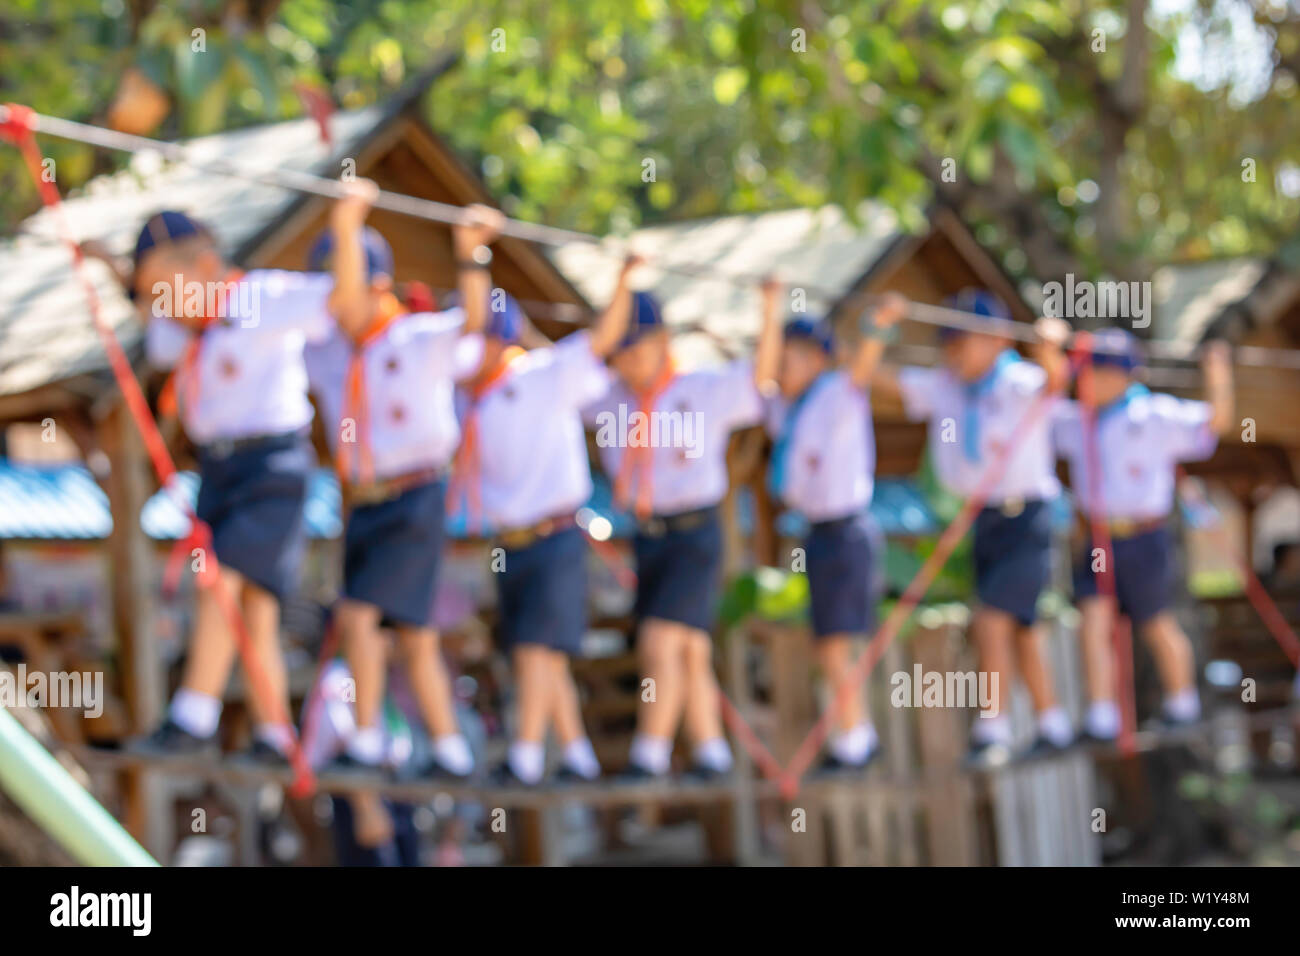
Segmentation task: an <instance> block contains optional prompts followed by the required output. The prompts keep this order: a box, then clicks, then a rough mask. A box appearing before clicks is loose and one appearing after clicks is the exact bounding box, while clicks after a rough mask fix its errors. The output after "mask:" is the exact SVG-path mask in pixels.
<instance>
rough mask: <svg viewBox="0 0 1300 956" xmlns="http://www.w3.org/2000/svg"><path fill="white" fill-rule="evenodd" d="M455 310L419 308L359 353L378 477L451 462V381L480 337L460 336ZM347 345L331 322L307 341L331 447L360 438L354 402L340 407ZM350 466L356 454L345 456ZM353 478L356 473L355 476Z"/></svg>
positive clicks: (474, 363)
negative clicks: (321, 336)
mask: <svg viewBox="0 0 1300 956" xmlns="http://www.w3.org/2000/svg"><path fill="white" fill-rule="evenodd" d="M464 325H465V316H464V313H463V312H462V311H461V310H460V309H452V310H450V311H447V312H437V313H433V312H420V313H412V314H410V315H404V316H402V317H401V318H398V319H396V320H395V321H394V322H393V323H392V324H391V325H389V326H388V328H387V329H385V330H384V332H383V333H382V334H381V335H379V336H378V337H377V338H375V339H374V340H372V341H371V342H369V343H367V345H366V346H365V349H364V352H363V354H362V361H363V362H364V366H363V368H364V375H365V386H366V406H365V415H366V420H367V424H368V429H367V431H368V437H369V452H370V456H371V461H372V463H373V466H374V475H375V477H376V478H380V479H383V478H394V477H397V476H398V475H403V474H408V473H410V472H414V471H421V470H424V469H429V468H441V467H443V466H444V465H446V464H447V463H449V462H450V461H451V457H452V455H453V454H454V453H455V451H456V445H457V444H458V443H459V441H460V425H459V423H458V422H457V421H456V409H455V404H454V392H455V383H456V380H457V379H459V378H463V377H465V376H467V375H471V374H473V372H474V370H475V369H476V368H477V367H478V364H479V362H481V361H482V355H483V337H482V336H481V335H462V334H461V330H462V329H463V328H464ZM352 356H353V344H352V342H351V340H350V339H349V338H348V337H347V335H346V334H344V333H343V331H342V330H339V329H336V330H335V331H334V334H332V335H331V336H330V337H329V338H328V339H327V340H326V341H325V342H323V343H321V344H319V345H309V346H308V347H307V353H306V358H307V372H308V376H309V378H310V381H311V388H312V391H313V393H315V395H316V400H317V402H318V404H319V406H320V410H321V415H322V417H323V418H324V420H325V423H326V433H327V435H328V437H329V442H330V447H331V448H332V449H334V450H335V452H337V450H338V445H339V441H340V440H341V439H342V438H344V437H345V436H347V437H348V438H350V439H352V440H355V441H361V440H363V437H364V436H363V435H362V434H361V430H360V428H359V423H357V422H356V421H355V420H354V421H353V422H351V423H350V424H351V427H350V428H349V427H348V425H349V423H348V422H347V421H345V419H346V418H353V417H354V416H356V414H357V409H347V408H345V407H344V395H345V392H346V387H347V381H348V370H349V368H350V366H351V362H352ZM349 460H350V461H351V462H352V466H353V468H355V467H356V462H357V461H358V460H359V458H358V456H355V455H354V456H352V457H351V459H349ZM353 477H356V476H355V475H354V476H353Z"/></svg>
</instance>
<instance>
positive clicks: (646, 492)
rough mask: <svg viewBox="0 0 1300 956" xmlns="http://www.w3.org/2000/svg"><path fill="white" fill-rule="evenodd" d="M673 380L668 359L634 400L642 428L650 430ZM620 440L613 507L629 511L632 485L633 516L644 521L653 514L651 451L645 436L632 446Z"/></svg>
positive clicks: (673, 376)
mask: <svg viewBox="0 0 1300 956" xmlns="http://www.w3.org/2000/svg"><path fill="white" fill-rule="evenodd" d="M676 377H677V370H676V368H675V367H674V366H673V361H672V359H671V358H669V359H668V360H667V361H666V362H664V367H663V370H662V371H661V372H660V373H659V377H658V378H656V379H655V380H654V382H653V383H651V385H650V387H649V388H647V389H646V390H645V391H644V392H642V393H640V394H639V395H638V396H637V403H638V405H639V406H640V412H641V414H642V415H643V416H644V419H645V423H646V428H647V429H648V428H649V427H650V422H651V421H652V420H653V419H652V418H651V416H652V415H653V414H654V410H655V405H656V404H657V403H658V401H659V397H660V396H661V395H663V393H664V391H665V390H666V389H667V388H668V386H669V385H671V384H672V383H673V380H674V379H675V378H676ZM623 438H624V448H623V463H622V465H621V466H620V468H619V469H618V475H617V477H616V478H615V479H614V503H615V504H617V505H618V507H620V508H622V509H623V510H625V511H626V510H629V506H630V505H631V503H632V501H631V487H632V485H633V484H635V485H636V507H635V509H633V510H634V513H635V514H636V516H637V518H638V519H640V520H642V521H644V520H645V519H646V518H649V517H650V515H651V514H652V513H653V511H654V449H653V448H652V447H651V446H650V438H649V436H648V435H647V436H646V442H645V444H643V445H642V444H637V445H633V444H632V443H631V442H630V441H627V436H623Z"/></svg>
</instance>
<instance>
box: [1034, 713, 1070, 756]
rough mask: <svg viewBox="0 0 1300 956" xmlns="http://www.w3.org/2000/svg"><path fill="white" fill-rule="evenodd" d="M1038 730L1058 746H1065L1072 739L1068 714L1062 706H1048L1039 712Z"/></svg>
mask: <svg viewBox="0 0 1300 956" xmlns="http://www.w3.org/2000/svg"><path fill="white" fill-rule="evenodd" d="M1038 732H1039V733H1040V734H1042V735H1043V736H1044V737H1046V738H1047V739H1048V740H1050V741H1051V742H1052V743H1054V744H1055V745H1056V746H1058V747H1065V746H1067V745H1068V744H1069V743H1070V741H1071V740H1073V739H1074V728H1073V727H1071V726H1070V715H1069V714H1067V713H1066V712H1065V708H1064V707H1049V708H1047V710H1045V711H1043V712H1042V713H1041V714H1039V715H1038Z"/></svg>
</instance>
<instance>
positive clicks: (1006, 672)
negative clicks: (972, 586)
mask: <svg viewBox="0 0 1300 956" xmlns="http://www.w3.org/2000/svg"><path fill="white" fill-rule="evenodd" d="M1015 628H1016V621H1015V618H1014V617H1012V616H1011V615H1010V614H1008V613H1007V612H1006V611H1000V610H998V609H996V608H991V607H983V606H982V607H979V608H977V609H976V610H975V614H974V615H973V616H972V618H971V637H972V639H973V640H974V643H975V650H976V653H977V655H978V657H979V669H980V672H981V673H982V674H987V675H988V681H989V685H990V687H991V688H992V687H993V686H994V685H996V693H995V694H994V696H993V700H994V706H995V710H996V712H995V713H994V715H993V716H991V717H987V716H985V715H984V714H983V713H981V714H980V716H979V717H977V718H976V719H975V721H974V723H973V724H972V727H971V739H972V740H973V741H974V742H975V743H976V744H999V745H1001V746H1006V747H1009V746H1011V743H1012V739H1013V738H1012V733H1011V681H1012V680H1013V679H1014V677H1015V654H1014V652H1013V650H1012V647H1013V642H1014V640H1015Z"/></svg>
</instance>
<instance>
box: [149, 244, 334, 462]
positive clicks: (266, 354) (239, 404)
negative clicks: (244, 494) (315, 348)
mask: <svg viewBox="0 0 1300 956" xmlns="http://www.w3.org/2000/svg"><path fill="white" fill-rule="evenodd" d="M333 288H334V279H333V277H332V276H330V275H328V274H325V273H307V272H285V271H281V270H275V269H255V270H253V271H252V272H249V273H247V274H245V275H244V276H243V277H242V279H241V280H240V281H239V282H238V283H237V285H236V286H235V287H233V288H232V289H231V291H230V294H229V295H228V296H227V297H226V299H225V303H226V304H225V310H224V311H225V316H224V317H223V318H222V319H221V321H219V322H217V323H215V324H214V325H212V326H211V327H209V328H208V330H207V331H206V332H204V333H203V336H202V345H201V346H200V349H199V353H198V362H197V370H198V376H199V381H198V389H197V395H196V396H195V399H196V400H195V401H194V402H193V403H189V402H187V401H186V398H187V397H188V396H189V395H190V394H191V390H190V387H189V385H190V383H188V382H187V381H185V379H186V378H187V377H188V376H186V375H184V374H180V375H178V376H177V382H176V386H177V395H178V397H179V398H180V399H181V401H180V414H181V422H182V424H183V425H184V426H185V431H186V433H187V434H188V435H189V436H190V439H191V440H192V441H193V442H195V443H196V444H200V445H203V444H207V443H208V442H212V441H216V440H218V439H237V438H252V437H257V436H261V435H276V434H284V433H287V432H293V431H297V430H299V429H301V428H305V427H307V426H308V425H310V424H311V417H312V409H311V403H310V402H309V401H308V400H307V368H306V364H305V362H304V359H303V349H304V348H305V347H306V345H307V343H308V342H319V341H323V340H324V339H325V338H326V337H327V336H328V335H329V334H330V330H331V329H332V328H333V327H334V320H333V318H332V317H331V316H330V314H329V309H328V300H329V295H330V292H331V291H332V290H333ZM194 335H195V333H194V332H192V331H190V330H189V329H187V328H186V327H185V326H184V325H182V324H180V323H179V322H176V321H175V320H173V319H170V318H167V317H165V316H153V317H151V318H150V319H149V325H148V328H147V329H146V332H145V352H146V355H147V357H148V359H149V362H150V364H152V365H154V366H156V367H159V368H171V367H173V366H175V365H176V364H177V363H178V362H180V360H181V358H182V356H183V355H184V354H185V351H186V348H187V347H188V345H189V343H190V342H191V340H192V339H193V337H194ZM191 405H192V407H191Z"/></svg>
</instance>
